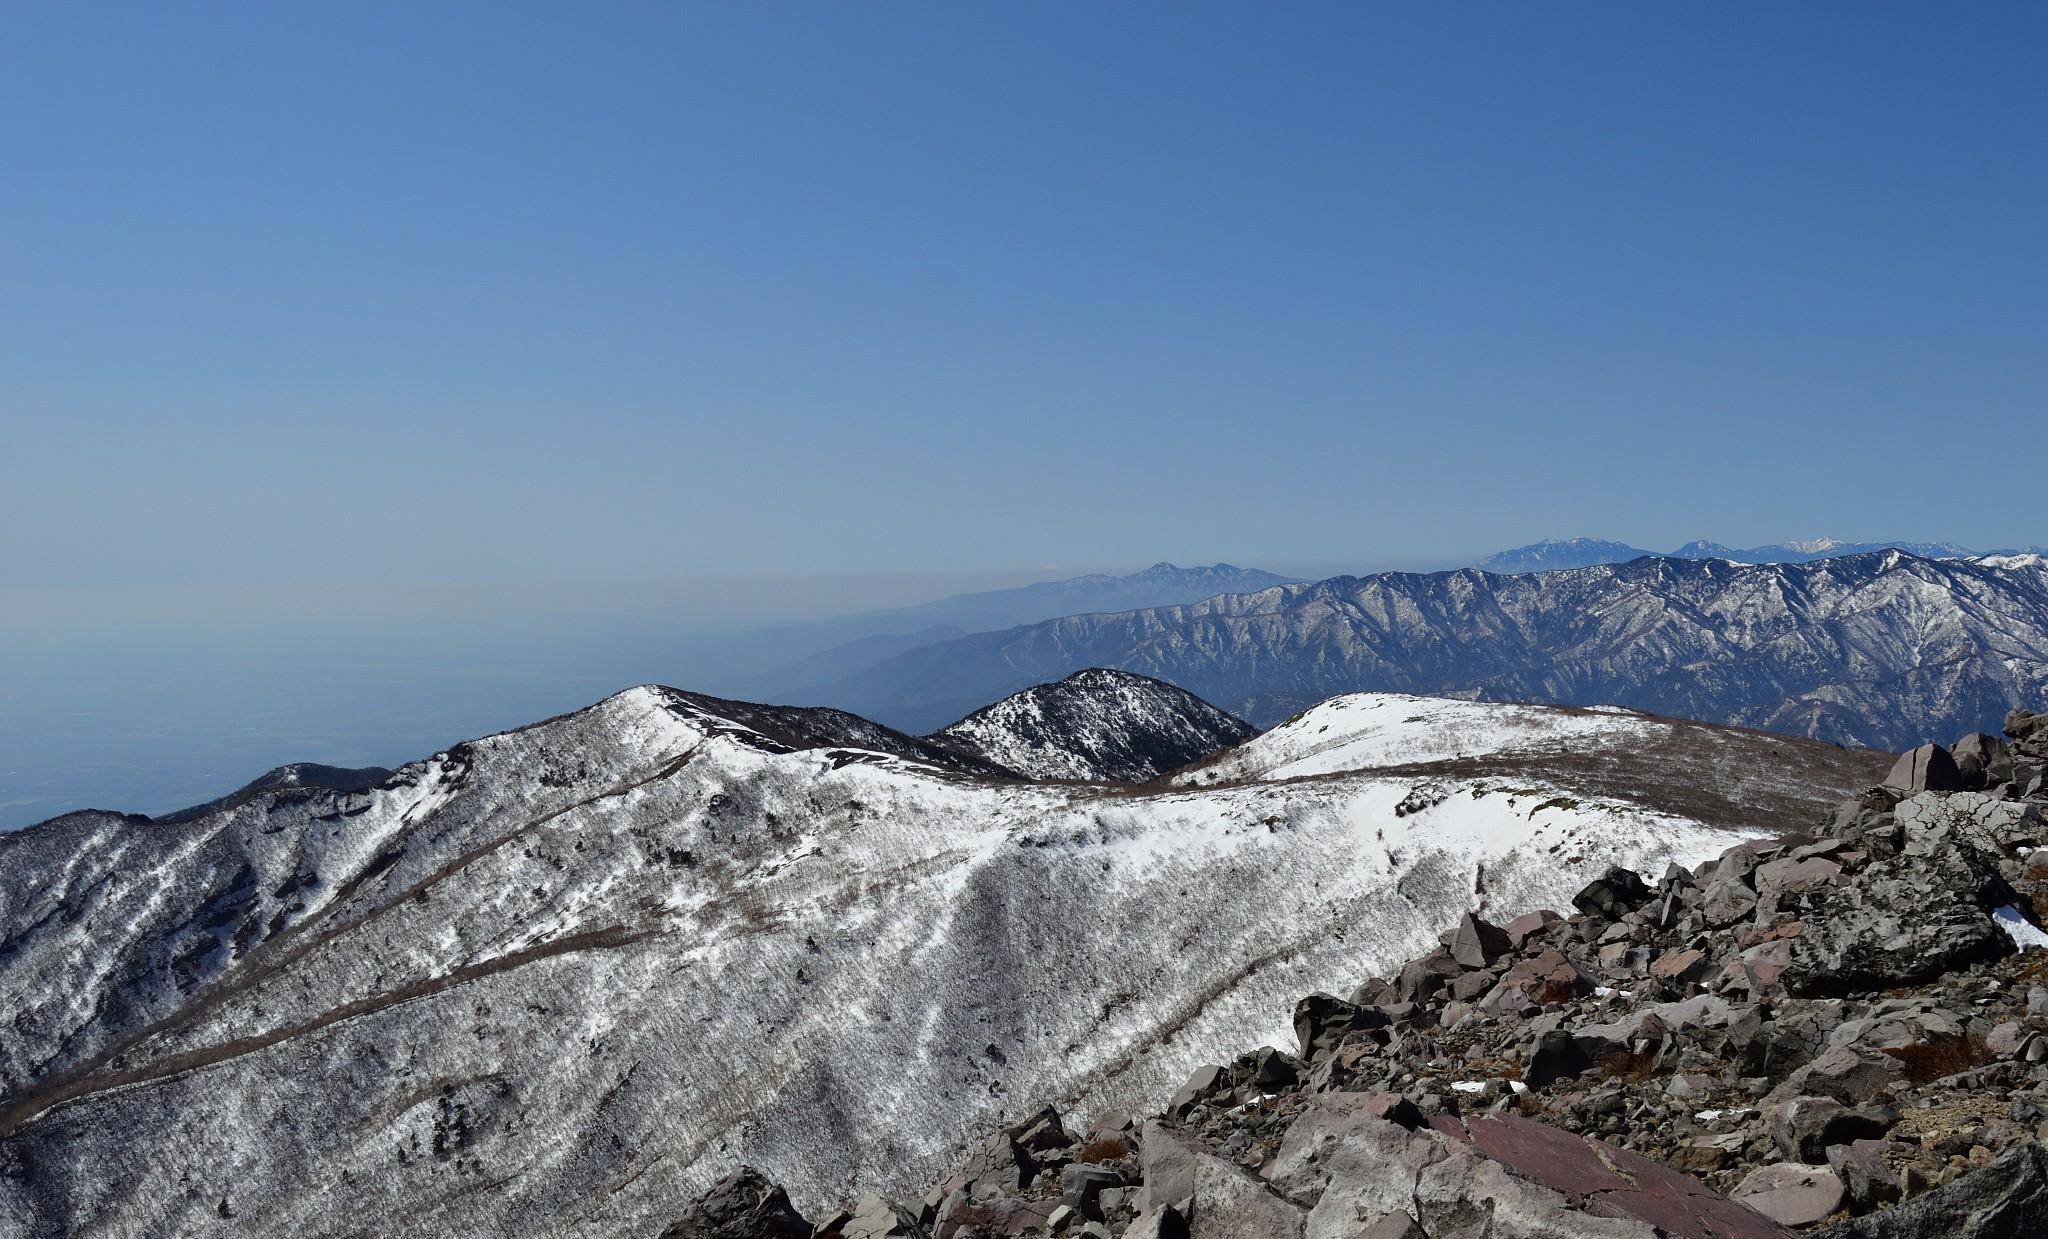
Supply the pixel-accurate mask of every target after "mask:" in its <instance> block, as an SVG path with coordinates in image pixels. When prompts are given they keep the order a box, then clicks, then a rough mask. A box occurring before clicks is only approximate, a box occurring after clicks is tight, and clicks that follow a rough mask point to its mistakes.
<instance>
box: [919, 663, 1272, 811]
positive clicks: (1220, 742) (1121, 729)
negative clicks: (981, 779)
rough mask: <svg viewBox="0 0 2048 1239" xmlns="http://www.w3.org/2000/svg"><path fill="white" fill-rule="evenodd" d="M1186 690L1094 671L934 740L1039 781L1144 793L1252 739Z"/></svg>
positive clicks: (1002, 705)
mask: <svg viewBox="0 0 2048 1239" xmlns="http://www.w3.org/2000/svg"><path fill="white" fill-rule="evenodd" d="M1253 734H1254V728H1253V727H1252V725H1251V724H1249V723H1247V722H1245V721H1244V720H1242V719H1239V718H1236V717H1233V716H1232V715H1230V714H1227V713H1225V712H1224V711H1222V710H1219V709H1217V708H1216V707H1215V706H1212V705H1210V704H1209V703H1208V702H1206V701H1203V700H1202V699H1201V698H1200V697H1197V696H1195V695H1194V694H1193V693H1190V692H1188V691H1187V690H1186V689H1182V688H1176V687H1174V686H1173V685H1171V684H1168V683H1165V682H1164V681H1161V680H1154V679H1150V678H1148V677H1146V676H1142V675H1132V674H1131V673H1130V672H1128V671H1111V670H1108V669H1106V668H1102V667H1091V668H1088V669H1086V670H1083V671H1076V672H1075V673H1074V674H1072V675H1070V676H1068V677H1067V678H1066V679H1064V680H1060V681H1058V682H1057V683H1053V684H1041V685H1038V686H1037V687H1035V688H1029V689H1026V690H1024V691H1023V692H1020V693H1016V694H1014V695H1012V696H1009V697H1006V698H1004V699H1003V700H1001V701H999V702H997V703H996V704H994V705H992V706H989V707H987V708H986V709H982V710H977V711H975V712H974V713H973V714H970V715H968V716H967V717H966V718H963V719H961V720H960V721H959V722H957V723H955V724H953V725H952V726H951V727H947V728H945V729H943V730H941V731H937V732H934V733H933V734H932V735H931V737H930V739H932V740H934V741H937V742H938V743H940V744H942V745H944V746H945V747H947V748H949V749H952V750H954V751H956V752H960V753H964V754H971V755H973V756H976V757H980V758H983V759H985V760H987V761H989V762H992V763H994V764H996V765H999V766H1003V767H1006V768H1008V769H1010V770H1015V771H1018V772H1019V773H1021V774H1026V775H1029V776H1031V777H1033V778H1038V779H1085V780H1092V781H1095V782H1107V783H1142V782H1144V781H1145V780H1147V779H1151V778H1156V777H1158V776H1159V775H1162V774H1164V773H1166V772H1167V771H1169V770H1175V769H1178V768H1179V767H1181V766H1185V765H1187V764H1188V763H1190V762H1193V761H1198V760H1200V759H1202V758H1204V757H1207V756H1209V755H1210V754H1211V753H1214V752H1216V751H1218V750H1219V749H1225V748H1229V747H1230V746H1231V745H1233V744H1238V743H1240V742H1242V741H1244V740H1247V739H1250V738H1251V736H1252V735H1253Z"/></svg>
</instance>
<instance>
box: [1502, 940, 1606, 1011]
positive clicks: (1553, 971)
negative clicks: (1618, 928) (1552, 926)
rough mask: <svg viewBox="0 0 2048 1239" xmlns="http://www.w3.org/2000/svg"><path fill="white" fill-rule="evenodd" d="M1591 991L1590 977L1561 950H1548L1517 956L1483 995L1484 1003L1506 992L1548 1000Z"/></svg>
mask: <svg viewBox="0 0 2048 1239" xmlns="http://www.w3.org/2000/svg"><path fill="white" fill-rule="evenodd" d="M1592 992H1593V982H1592V979H1591V978H1589V977H1588V976H1586V974H1585V973H1583V972H1581V971H1580V970H1579V968H1578V965H1576V964H1574V963H1572V961H1571V960H1570V959H1568V958H1566V957H1565V955H1564V953H1563V952H1561V951H1555V950H1550V951H1544V952H1543V953H1542V954H1540V955H1538V956H1536V957H1535V958H1534V959H1525V960H1521V961H1520V962H1518V963H1516V964H1515V966H1514V967H1512V968H1510V969H1508V970H1507V974H1506V975H1505V976H1503V977H1502V978H1501V979H1500V984H1499V985H1497V986H1495V987H1494V990H1493V993H1491V994H1489V995H1488V996H1487V1004H1488V1005H1497V1001H1498V999H1499V998H1500V997H1501V996H1502V995H1503V994H1507V993H1513V994H1521V995H1525V996H1527V997H1529V998H1531V999H1534V1000H1535V1001H1536V1002H1539V1003H1545V1004H1548V1003H1558V1002H1564V1001H1566V1000H1568V999H1571V998H1577V997H1580V996H1582V995H1585V994H1590V993H1592Z"/></svg>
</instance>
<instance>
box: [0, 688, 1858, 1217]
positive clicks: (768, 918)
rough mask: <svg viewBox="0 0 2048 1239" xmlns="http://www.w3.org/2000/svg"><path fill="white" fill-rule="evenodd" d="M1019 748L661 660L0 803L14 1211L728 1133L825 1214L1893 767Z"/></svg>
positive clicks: (1394, 751) (1823, 754) (420, 1189)
mask: <svg viewBox="0 0 2048 1239" xmlns="http://www.w3.org/2000/svg"><path fill="white" fill-rule="evenodd" d="M1096 679H1102V680H1103V682H1104V683H1105V684H1108V685H1109V686H1110V688H1111V689H1112V690H1113V691H1103V690H1101V689H1100V688H1099V687H1098V688H1097V689H1096V690H1095V691H1091V692H1089V693H1087V694H1085V695H1084V697H1085V699H1088V700H1094V701H1097V702H1100V701H1101V700H1103V699H1105V698H1110V699H1120V698H1121V697H1122V696H1123V695H1125V694H1126V693H1127V691H1128V690H1131V689H1132V688H1134V687H1141V686H1133V685H1132V684H1130V683H1129V682H1127V681H1125V680H1124V679H1123V678H1121V677H1117V678H1108V677H1085V678H1084V679H1083V681H1082V685H1081V686H1082V687H1086V686H1087V685H1088V684H1090V683H1091V682H1092V681H1094V680H1096ZM1052 687H1053V689H1054V690H1056V691H1054V692H1052V693H1049V694H1040V697H1041V698H1048V697H1049V698H1051V699H1054V700H1055V701H1056V700H1057V699H1058V698H1059V697H1061V696H1063V695H1067V693H1068V692H1069V690H1070V688H1071V687H1072V686H1069V687H1068V689H1063V688H1062V686H1052ZM1147 691H1148V692H1149V691H1150V690H1147ZM1150 699H1151V698H1149V697H1148V698H1147V700H1150ZM1020 714H1022V715H1023V716H1027V717H1028V716H1029V714H1028V712H1022V711H1020ZM1137 714H1139V715H1141V716H1148V715H1145V712H1142V711H1139V712H1137ZM1043 716H1044V713H1043V711H1041V714H1040V717H1043ZM1090 717H1092V718H1102V717H1106V716H1105V715H1104V714H1102V713H1101V712H1100V711H1096V712H1094V713H1092V714H1091V715H1090ZM1148 717H1149V716H1148ZM1004 734H1005V735H1006V736H1007V737H1010V738H1015V737H1018V736H1022V735H1023V734H1024V732H1023V731H1022V730H1021V729H1017V730H1012V731H1009V732H1005V733H1004ZM934 750H937V751H934ZM1090 751H1097V750H1094V749H1091V750H1090ZM1567 755H1577V756H1578V757H1579V758H1580V759H1581V760H1579V761H1578V762H1577V763H1576V764H1574V763H1573V762H1569V761H1562V760H1560V759H1561V758H1563V757H1565V756H1567ZM1681 755H1683V756H1684V758H1685V759H1684V760H1681ZM1026 757H1031V758H1032V759H1033V760H1035V759H1036V757H1035V756H1034V755H1032V754H1026ZM1012 759H1013V760H1018V761H1019V762H1020V764H1024V760H1025V759H1024V758H1019V757H1015V756H1014V755H1013V757H1012ZM1688 762H1692V763H1695V764H1688ZM1697 763H1705V764H1706V766H1707V767H1711V768H1712V769H1715V770H1719V771H1722V772H1723V773H1722V776H1721V777H1722V778H1723V780H1724V782H1725V785H1726V787H1727V788H1728V789H1729V790H1727V791H1726V792H1725V793H1724V794H1721V795H1719V796H1718V797H1707V798H1702V797H1700V796H1698V795H1696V794H1695V793H1694V792H1692V791H1691V790H1689V786H1690V785H1691V784H1693V783H1695V782H1697V781H1700V780H1701V779H1702V778H1703V775H1702V767H1701V766H1700V765H1698V764H1697ZM1552 765H1555V766H1557V768H1558V771H1559V772H1558V773H1555V774H1553V773H1549V772H1547V767H1550V766H1552ZM990 768H991V767H990V764H989V762H988V759H987V758H983V757H980V756H978V755H977V756H974V757H971V758H966V757H962V756H961V755H959V754H958V753H956V752H952V751H948V750H947V748H946V746H945V745H943V744H941V743H940V742H939V741H938V740H925V741H919V740H915V739H913V738H911V737H906V736H902V735H901V734H900V733H894V732H891V731H889V730H888V729H886V728H881V727H879V726H876V725H874V724H871V723H868V722H866V721H865V720H862V719H857V718H852V717H850V716H847V715H844V714H839V713H835V712H831V711H805V710H792V709H789V708H784V707H755V706H750V705H747V704H745V703H740V702H730V701H722V700H719V699H716V698H710V697H704V696H700V695H696V694H689V693H680V692H676V691H674V690H669V689H659V688H642V689H635V690H632V691H629V692H626V693H622V694H620V695H618V696H616V697H613V698H610V699H608V700H606V701H604V702H602V703H600V704H599V705H597V706H593V707H591V708H589V709H587V710H583V711H580V712H578V713H575V714H571V715H566V716H563V717H560V718H556V719H551V720H548V721H546V722H544V723H540V724H536V725H534V726H531V727H528V728H524V729H521V730H518V731H514V732H507V733H504V734H501V735H496V736H490V737H487V738H485V739H481V740H477V741H473V742H470V743H467V744H462V745H458V746H456V747H455V748H452V749H450V750H448V751H446V752H442V753H438V754H435V755H434V756H433V757H431V758H428V759H426V760H424V761H420V762H416V763H413V764H411V765H408V766H406V767H404V768H402V769H400V770H397V771H395V772H393V773H392V774H391V775H390V776H389V777H388V778H386V779H383V780H381V781H380V782H378V783H376V784H375V785H372V786H369V787H363V788H358V789H353V790H321V789H312V790H310V791H309V790H308V789H305V788H297V787H295V788H285V789H271V790H260V791H258V792H256V793H255V794H253V795H250V796H249V797H247V798H246V799H240V800H239V801H238V802H236V803H230V804H224V805H223V806H222V807H220V808H217V809H214V810H212V811H209V812H207V813H204V814H202V815H200V816H198V817H195V818H192V819H190V820H186V821H181V822H176V823H170V822H154V823H153V822H148V821H146V820H143V819H139V818H133V817H126V816H122V815H116V814H102V813H80V814H72V815H69V816H67V817H63V818H58V819H55V820H53V821H50V822H46V823H44V824H42V825H39V826H35V827H32V828H30V829H28V830H25V831H22V832H20V833H17V834H12V835H8V836H5V837H0V926H4V927H5V939H4V941H0V992H4V993H6V994H8V995H10V996H11V997H10V1004H9V1005H10V1011H9V1016H8V1030H7V1031H8V1035H7V1036H6V1037H5V1038H0V1166H4V1167H5V1173H4V1174H0V1233H5V1234H8V1235H21V1236H30V1237H35V1239H45V1237H55V1236H62V1235H70V1234H75V1233H80V1232H81V1231H84V1230H86V1229H88V1228H89V1229H90V1230H91V1232H92V1233H95V1234H100V1235H106V1236H113V1237H116V1239H128V1237H140V1236H157V1235H163V1234H178V1235H189V1236H229V1235H250V1234H277V1233H290V1234H339V1233H374V1234H378V1235H405V1236H430V1235H431V1236H441V1235H486V1234H548V1235H558V1236H577V1237H580V1236H589V1237H590V1239H599V1237H602V1239H619V1237H621V1236H634V1235H646V1236H650V1237H651V1236H655V1235H658V1234H660V1233H661V1231H662V1230H663V1229H664V1228H665V1227H666V1225H667V1224H668V1223H669V1222H670V1221H671V1220H673V1219H674V1218H675V1217H677V1216H678V1215H679V1213H680V1211H681V1210H682V1209H683V1207H684V1206H685V1205H686V1203H687V1202H688V1201H689V1200H690V1199H692V1198H693V1197H694V1196H696V1195H697V1194H698V1193H699V1192H701V1191H703V1190H704V1189H705V1188H706V1187H709V1186H710V1185H711V1184H712V1183H713V1182H715V1181H716V1180H717V1179H718V1178H719V1177H721V1176H722V1175H724V1174H725V1173H727V1172H728V1171H730V1170H731V1169H732V1168H733V1167H734V1166H735V1165H736V1164H738V1163H739V1162H741V1161H747V1162H752V1163H754V1164H756V1165H758V1166H760V1167H761V1168H762V1169H763V1170H764V1171H765V1172H767V1173H769V1174H771V1175H773V1176H774V1177H775V1178H777V1179H778V1180H780V1181H782V1182H784V1183H786V1184H788V1185H789V1187H790V1188H791V1191H792V1194H793V1195H794V1196H795V1197H796V1198H797V1200H798V1202H799V1203H800V1204H802V1205H804V1206H806V1207H808V1208H815V1207H818V1206H820V1205H821V1204H823V1203H824V1202H826V1201H829V1200H832V1199H835V1198H837V1197H839V1196H840V1195H842V1193H844V1191H845V1190H846V1189H847V1187H848V1186H849V1185H850V1184H852V1183H855V1182H860V1183H864V1184H881V1185H902V1184H908V1183H913V1182H919V1181H920V1180H921V1179H922V1178H924V1177H926V1176H928V1175H929V1174H930V1173H931V1172H933V1171H934V1170H935V1169H937V1168H938V1167H940V1166H942V1165H947V1164H952V1163H953V1162H954V1160H956V1159H957V1157H958V1155H959V1153H960V1151H961V1147H962V1145H963V1143H964V1142H965V1141H967V1140H969V1139H971V1138H972V1137H973V1136H974V1135H975V1134H976V1133H979V1132H982V1131H985V1130H987V1129H989V1128H991V1127H993V1126H996V1125H999V1124H1001V1123H1004V1122H1010V1121H1015V1120H1016V1119H1017V1118H1019V1117H1021V1116H1023V1115H1025V1114H1028V1113H1030V1112H1031V1111H1032V1110H1034V1109H1036V1108H1037V1107H1038V1106H1039V1105H1042V1104H1045V1103H1048V1102H1054V1103H1058V1104H1061V1105H1064V1106H1068V1107H1069V1108H1071V1109H1077V1110H1083V1111H1093V1110H1096V1109H1099V1108H1102V1107H1108V1106H1122V1107H1126V1108H1131V1109H1138V1110H1145V1109H1151V1108H1156V1107H1157V1105H1158V1104H1159V1103H1160V1102H1161V1101H1162V1100H1163V1099H1164V1098H1165V1096H1166V1095H1167V1094H1168V1093H1169V1092H1170V1091H1171V1090H1172V1088H1173V1087H1174V1086H1175V1085H1177V1084H1178V1083H1179V1082H1180V1081H1181V1080H1182V1079H1184V1078H1185V1076H1186V1074H1187V1072H1188V1071H1189V1070H1190V1069H1191V1068H1192V1067H1193V1066H1195V1065H1196V1064H1198V1063H1201V1062H1203V1061H1211V1060H1217V1059H1219V1058H1220V1057H1225V1056H1227V1055H1228V1054H1231V1053H1235V1052H1236V1051H1237V1050H1238V1049H1240V1048H1242V1047H1243V1046H1245V1045H1249V1044H1256V1043H1258V1042H1261V1041H1270V1042H1275V1043H1281V1044H1286V1043H1290V1042H1291V1040H1292V1032H1291V1030H1290V1026H1289V1019H1290V1013H1291V1011H1292V1009H1293V1003H1294V1000H1295V999H1296V998H1297V997H1298V996H1299V995H1300V994H1302V993H1305V992H1309V991H1312V990H1318V989H1334V990H1343V989H1348V988H1349V986H1350V985H1351V984H1354V983H1355V981H1356V980H1357V979H1358V978H1360V977H1363V976H1366V975H1370V974H1372V973H1374V972H1376V971H1381V970H1384V969H1386V968H1388V967H1390V966H1392V965H1393V964H1395V963H1397V962H1399V961H1400V960H1402V959H1405V958H1407V957H1409V956H1411V955H1413V954H1415V953H1416V952H1417V951H1419V950H1421V949H1423V948H1425V947H1427V946H1428V945H1429V943H1430V942H1431V941H1433V939H1434V935H1435V934H1436V933H1437V931H1438V930H1439V929H1441V927H1442V926H1443V925H1444V924H1446V923H1448V922H1449V921H1452V920H1455V919H1456V917H1457V916H1458V915H1459V914H1460V913H1461V912H1463V911H1464V910H1466V909H1468V908H1471V907H1475V906H1476V907H1480V908H1484V909H1490V910H1492V911H1493V912H1494V913H1495V914H1496V915H1500V916H1507V915H1512V914H1514V913H1516V912H1519V911H1523V910H1526V909H1529V908H1532V907H1535V906H1539V905H1556V904H1559V903H1560V902H1562V901H1564V900H1566V899H1568V898H1569V897H1570V896H1571V894H1572V893H1573V892H1574V891H1576V890H1577V889H1578V888H1579V887H1580V886H1581V885H1583V884H1584V882H1585V881H1586V879H1587V878H1588V877H1590V876H1593V875H1595V874H1597V873H1598V872H1600V871H1601V870H1603V869H1604V868H1605V867H1606V866H1607V865H1609V864H1614V863H1623V864H1628V865H1632V866H1636V867H1639V868H1647V869H1651V870H1661V868H1662V866H1663V864H1664V863H1665V862H1666V861H1667V860H1672V859H1676V860H1680V861H1687V862H1690V861H1694V860H1699V859H1702V858H1704V857H1706V856H1709V855H1712V854H1715V853H1717V852H1718V851H1720V850H1721V848H1723V847H1724V846H1725V845H1726V844H1727V842H1728V841H1729V839H1730V837H1731V835H1730V831H1731V830H1732V829H1739V828H1746V827H1753V826H1759V825H1762V824H1765V823H1773V824H1789V823H1792V822H1794V821H1796V820H1803V819H1804V818H1806V817H1808V816H1810V815H1811V813H1813V812H1814V811H1816V806H1819V805H1822V804H1826V803H1831V802H1832V801H1833V800H1835V799H1838V798H1839V797H1840V796H1841V795H1843V794H1844V793H1845V792H1847V791H1849V790H1852V789H1854V788H1856V787H1858V786H1860V785H1862V784H1865V783H1867V782H1868V781H1869V779H1870V778H1871V777H1872V774H1871V772H1872V770H1873V769H1874V768H1875V767H1874V765H1873V759H1872V758H1871V756H1870V755H1868V754H1857V753H1850V752H1847V751H1844V750H1839V749H1832V748H1827V747H1824V746H1818V745H1810V744H1804V743H1802V742H1799V741H1793V740H1787V739H1785V738H1782V737H1774V736H1763V735H1759V734H1756V733H1749V732H1728V731H1720V730H1716V729H1710V728H1703V727H1699V726H1697V725H1694V724H1676V723H1672V722H1670V721H1668V720H1659V719H1652V718H1645V717H1643V716H1640V715H1634V714H1630V713H1628V712H1625V711H1612V710H1609V711H1568V710H1550V709H1542V708H1535V707H1519V706H1501V705H1492V704H1485V703H1471V702H1454V701H1432V700H1427V699H1420V698H1401V697H1367V698H1351V699H1345V700H1344V701H1341V702H1333V703H1329V704H1328V705H1326V706H1324V707H1322V708H1320V709H1319V710H1317V711H1314V712H1311V713H1310V714H1308V715H1306V716H1304V717H1303V718H1302V719H1299V720H1296V721H1295V722H1294V723H1292V724H1290V725H1288V726H1286V727H1282V728H1280V729H1277V730H1276V731H1274V732H1271V733H1268V734H1267V735H1265V736H1261V737H1259V738H1258V739H1256V740H1254V741H1252V742H1251V743H1249V744H1247V745H1244V746H1241V747H1240V748H1237V749H1234V750H1229V751H1227V752H1225V753H1223V754H1221V755H1217V756H1215V757H1213V758H1211V759H1210V760H1209V761H1207V762H1206V763H1204V764H1201V765H1198V766H1197V767H1195V768H1193V769H1191V770H1188V771H1184V772H1182V773H1180V774H1177V775H1174V776H1172V777H1171V778H1170V779H1169V780H1168V781H1166V782H1164V783H1161V784H1155V785H1152V786H1148V787H1143V788H1132V787H1124V786H1114V785H1107V784H1086V783H1069V782H1060V783H1048V782H1032V781H1027V780H1021V779H1018V778H1015V777H1011V776H1008V775H998V774H994V773H991V772H990ZM229 799H230V800H231V801H234V800H235V799H236V798H233V797H231V798H229Z"/></svg>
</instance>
